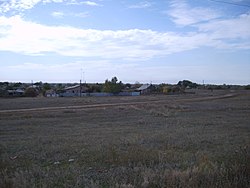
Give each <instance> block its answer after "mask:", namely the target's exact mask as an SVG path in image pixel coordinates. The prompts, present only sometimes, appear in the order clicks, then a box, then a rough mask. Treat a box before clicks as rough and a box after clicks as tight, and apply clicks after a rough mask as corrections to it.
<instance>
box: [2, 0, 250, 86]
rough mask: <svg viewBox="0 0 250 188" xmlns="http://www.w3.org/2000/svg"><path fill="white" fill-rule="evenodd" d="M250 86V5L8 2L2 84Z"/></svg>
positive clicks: (244, 1)
mask: <svg viewBox="0 0 250 188" xmlns="http://www.w3.org/2000/svg"><path fill="white" fill-rule="evenodd" d="M113 76H117V77H118V79H119V80H121V81H123V82H125V83H126V82H130V83H134V82H136V81H139V82H142V83H149V82H152V83H163V82H164V83H176V82H178V81H179V80H183V79H188V80H191V81H194V82H197V83H202V81H203V80H204V81H205V83H215V84H224V83H226V84H250V0H223V1H220V0H218V1H217V0H202V1H201V0H144V1H143V0H89V1H85V0H0V81H11V82H17V81H21V82H31V80H33V81H34V82H36V81H42V82H78V81H79V80H80V79H81V78H82V79H83V80H85V81H86V82H104V80H105V79H107V78H109V79H110V78H111V77H113Z"/></svg>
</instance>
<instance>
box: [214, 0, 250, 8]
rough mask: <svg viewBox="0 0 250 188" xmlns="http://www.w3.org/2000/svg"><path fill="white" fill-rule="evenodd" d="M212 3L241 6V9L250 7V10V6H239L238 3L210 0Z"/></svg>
mask: <svg viewBox="0 0 250 188" xmlns="http://www.w3.org/2000/svg"><path fill="white" fill-rule="evenodd" d="M210 1H214V2H217V3H224V4H229V5H235V6H241V7H249V8H250V5H245V4H238V3H232V2H227V1H220V0H210Z"/></svg>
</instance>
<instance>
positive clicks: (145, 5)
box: [129, 1, 152, 9]
mask: <svg viewBox="0 0 250 188" xmlns="http://www.w3.org/2000/svg"><path fill="white" fill-rule="evenodd" d="M151 6H152V3H150V2H148V1H143V2H139V3H137V4H134V5H130V6H129V8H135V9H136V8H138V9H140V8H149V7H151Z"/></svg>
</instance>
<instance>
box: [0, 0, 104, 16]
mask: <svg viewBox="0 0 250 188" xmlns="http://www.w3.org/2000/svg"><path fill="white" fill-rule="evenodd" d="M63 2H65V3H67V4H83V5H88V6H101V5H100V4H98V3H96V2H94V1H77V0H10V1H4V2H3V3H1V4H0V13H7V12H11V11H13V12H22V11H25V10H27V9H32V8H33V7H34V6H35V5H37V4H38V3H43V4H47V3H63Z"/></svg>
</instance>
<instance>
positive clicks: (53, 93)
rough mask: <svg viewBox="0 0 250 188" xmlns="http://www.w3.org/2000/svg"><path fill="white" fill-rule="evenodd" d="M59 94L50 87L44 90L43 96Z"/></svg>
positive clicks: (56, 95)
mask: <svg viewBox="0 0 250 188" xmlns="http://www.w3.org/2000/svg"><path fill="white" fill-rule="evenodd" d="M58 96H59V95H58V94H57V93H56V91H55V90H53V89H50V90H47V91H46V92H45V97H58Z"/></svg>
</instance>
